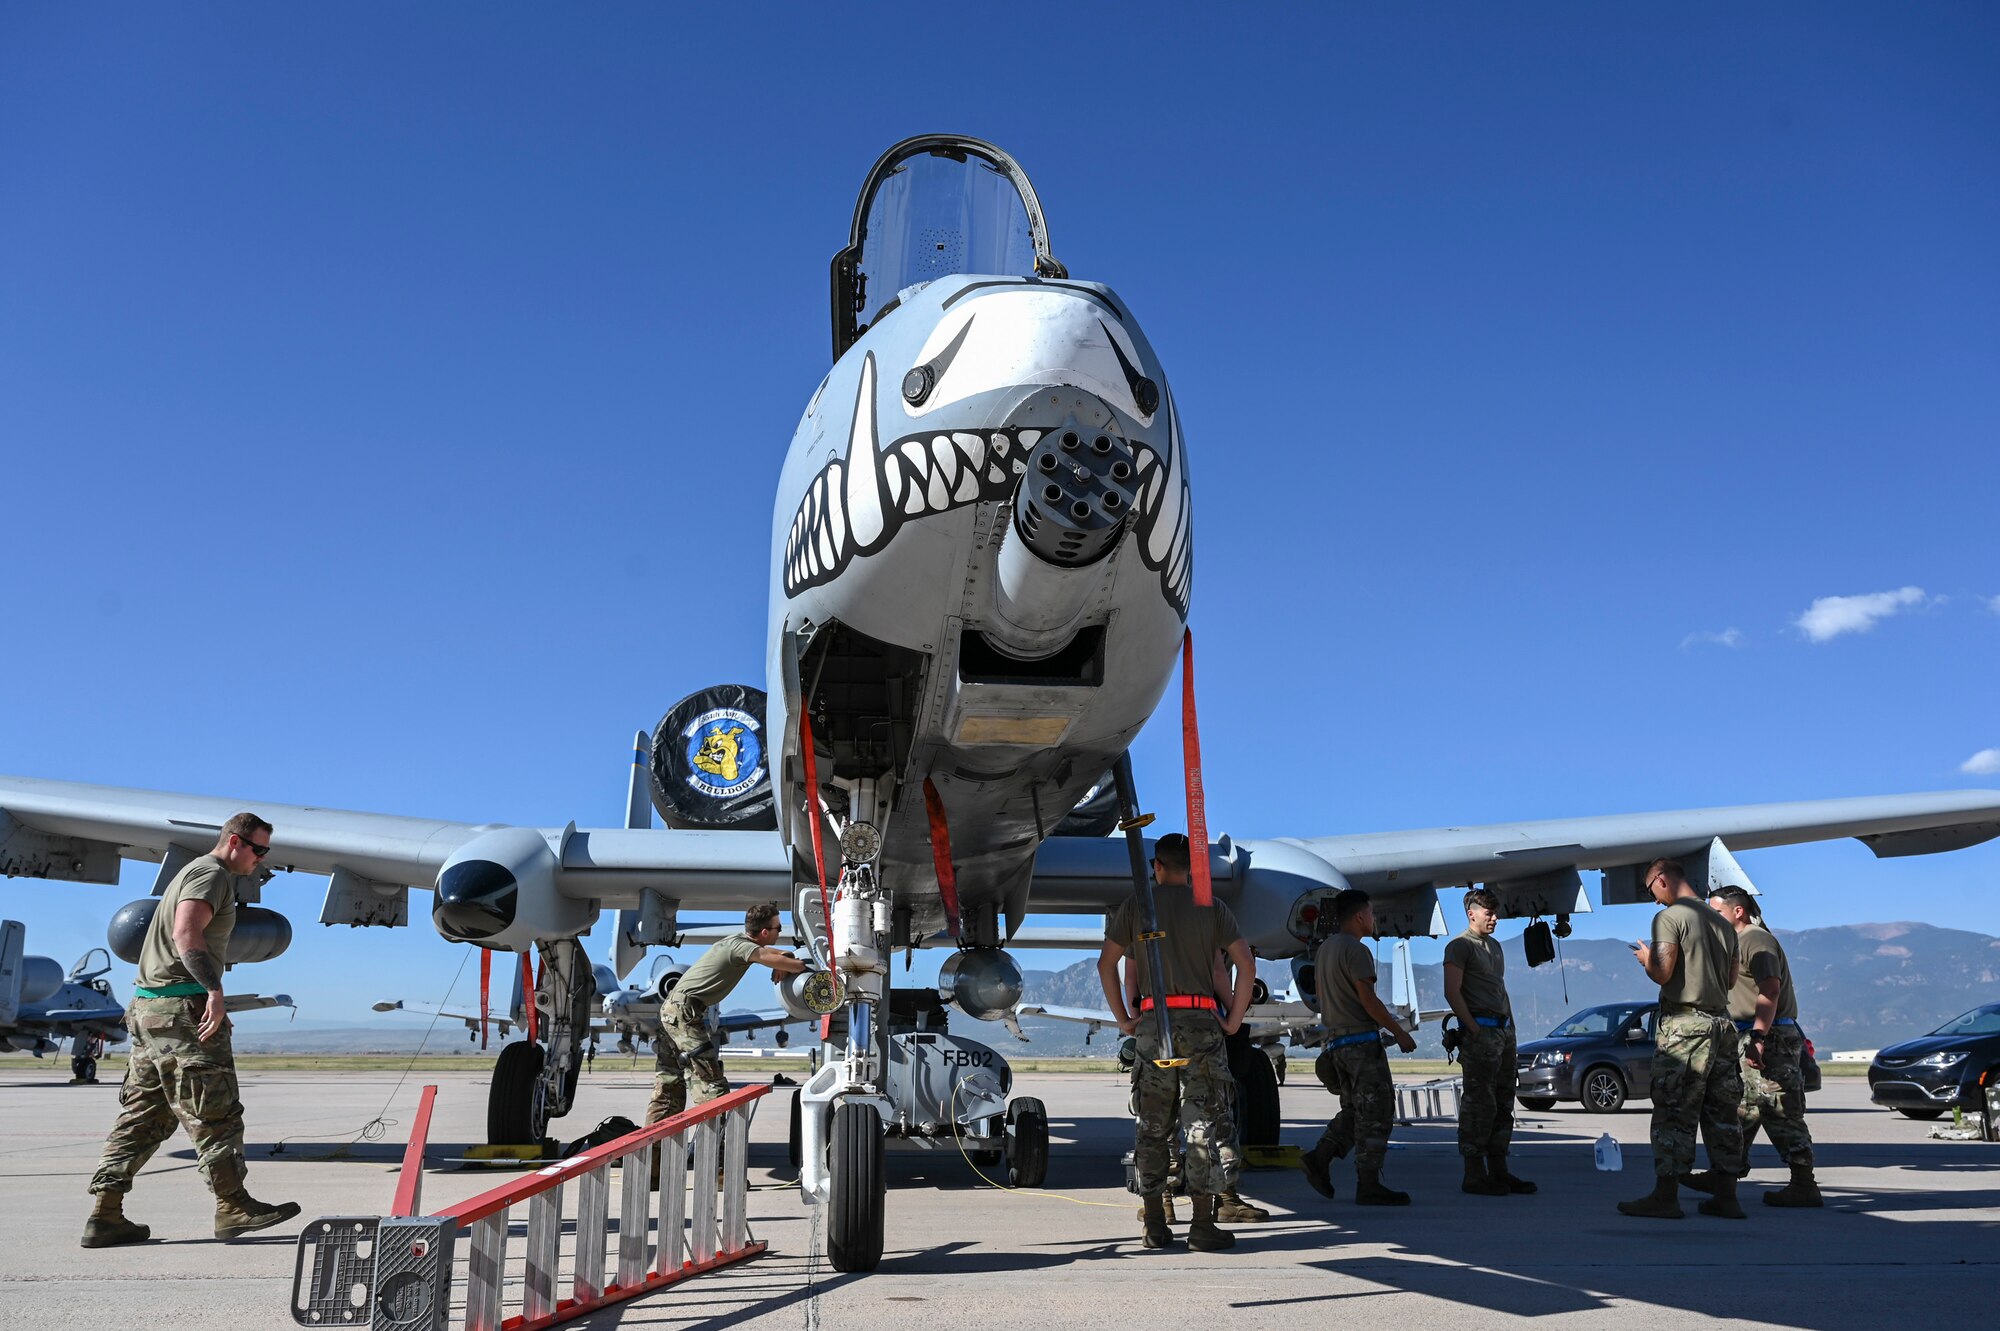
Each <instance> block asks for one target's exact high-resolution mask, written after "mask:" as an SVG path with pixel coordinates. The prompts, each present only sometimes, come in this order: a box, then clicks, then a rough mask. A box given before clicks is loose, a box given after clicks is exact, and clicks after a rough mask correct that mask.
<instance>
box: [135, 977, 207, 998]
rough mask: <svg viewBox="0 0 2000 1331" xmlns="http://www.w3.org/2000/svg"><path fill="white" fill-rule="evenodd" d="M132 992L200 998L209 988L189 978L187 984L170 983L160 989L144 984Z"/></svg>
mask: <svg viewBox="0 0 2000 1331" xmlns="http://www.w3.org/2000/svg"><path fill="white" fill-rule="evenodd" d="M132 992H133V993H135V994H137V995H139V997H141V998H199V997H201V996H202V995H203V994H205V993H207V992H208V990H206V989H204V988H202V987H201V986H200V985H198V984H196V983H195V982H194V981H193V980H189V981H187V982H186V983H185V984H170V985H167V986H165V987H163V988H160V989H148V988H147V987H146V986H145V985H143V984H142V985H139V986H138V987H136V988H134V989H133V990H132Z"/></svg>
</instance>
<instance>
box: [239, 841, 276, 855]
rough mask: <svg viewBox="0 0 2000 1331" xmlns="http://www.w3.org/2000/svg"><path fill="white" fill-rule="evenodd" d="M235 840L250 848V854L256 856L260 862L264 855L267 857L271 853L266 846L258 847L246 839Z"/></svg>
mask: <svg viewBox="0 0 2000 1331" xmlns="http://www.w3.org/2000/svg"><path fill="white" fill-rule="evenodd" d="M236 839H237V840H238V841H240V842H242V843H243V844H244V845H246V846H248V847H250V853H251V854H252V855H254V856H256V857H257V858H258V859H260V860H261V859H263V858H264V857H265V856H266V855H269V854H270V853H271V848H270V847H269V846H268V845H266V846H260V845H258V844H257V843H256V842H254V841H252V840H250V838H248V837H237V838H236Z"/></svg>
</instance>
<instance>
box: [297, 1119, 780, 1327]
mask: <svg viewBox="0 0 2000 1331" xmlns="http://www.w3.org/2000/svg"><path fill="white" fill-rule="evenodd" d="M770 1090H771V1088H770V1087H769V1086H746V1087H744V1088H742V1089H741V1090H737V1091H731V1092H730V1093H729V1094H727V1095H725V1096H722V1097H720V1098H719V1099H715V1100H710V1101H708V1102H707V1103H706V1104H702V1105H698V1106H696V1107H695V1108H693V1109H690V1110H688V1111H687V1112H685V1113H682V1114H677V1115H675V1116H674V1117H672V1118H669V1119H663V1120H662V1121H660V1122H658V1123H654V1124H652V1125H650V1126H648V1127H644V1128H640V1129H639V1130H637V1131H636V1132H631V1133H627V1134H626V1135H625V1136H623V1137H620V1138H618V1139H617V1140H616V1141H611V1142H606V1143H605V1144H604V1145H602V1146H599V1147H595V1148H593V1149H592V1150H589V1151H586V1152H584V1153H583V1154H581V1155H577V1156H574V1157H572V1158H570V1159H568V1160H563V1161H559V1162H558V1163H556V1164H553V1165H549V1166H546V1167H545V1168H542V1169H538V1170H536V1171H535V1172H534V1173H532V1174H530V1175H528V1176H527V1177H525V1178H519V1179H515V1180H513V1181H511V1182H508V1183H505V1184H502V1185H501V1186H500V1187H497V1188H494V1189H492V1190H491V1191H489V1192H485V1193H482V1194H480V1195H479V1196H477V1197H473V1198H470V1199H468V1200H466V1201H462V1202H459V1203H457V1204H456V1205H453V1206H449V1207H446V1208H444V1209H443V1210H440V1211H437V1212H434V1213H432V1214H430V1215H417V1214H415V1212H416V1209H417V1207H418V1206H419V1204H420V1199H421V1196H422V1186H423V1152H424V1144H425V1139H426V1137H427V1136H428V1133H429V1129H430V1117H431V1108H432V1105H433V1102H434V1100H435V1097H436V1093H437V1088H436V1087H434V1086H426V1087H425V1088H424V1093H423V1098H422V1100H421V1101H420V1103H419V1105H418V1108H417V1119H416V1125H415V1127H414V1128H413V1129H412V1131H411V1133H410V1143H409V1146H408V1147H407V1148H406V1149H405V1151H404V1156H403V1172H402V1175H401V1177H400V1179H399V1180H398V1182H397V1185H396V1200H395V1205H394V1207H393V1208H392V1214H390V1215H388V1216H326V1217H322V1218H321V1219H318V1220H315V1221H313V1222H312V1223H311V1224H309V1225H307V1226H306V1227H305V1229H304V1231H303V1232H301V1233H300V1235H299V1247H298V1255H297V1259H296V1262H295V1264H294V1270H293V1277H292V1320H293V1321H295V1322H296V1323H298V1324H299V1325H300V1326H309V1327H329V1326H350V1327H361V1326H365V1327H370V1328H396V1331H457V1329H458V1328H463V1331H540V1329H541V1328H543V1327H550V1326H557V1325H560V1324H561V1323H563V1322H567V1321H570V1320H572V1319H574V1318H577V1317H581V1316H583V1315H584V1314H586V1313H590V1312H595V1311H596V1310H598V1309H600V1308H604V1307H607V1306H609V1305H611V1304H614V1303H620V1302H623V1301H624V1300H626V1299H631V1298H636V1297H638V1296H639V1295H641V1294H646V1293H650V1292H652V1291H653V1290H657V1289H664V1288H665V1287H666V1286H668V1285H671V1284H674V1283H676V1282H678V1281H682V1280H686V1279H687V1278H689V1277H690V1276H695V1275H700V1274H701V1273H702V1272H704V1271H713V1270H715V1269H717V1268H719V1267H723V1266H727V1265H730V1264H731V1263H734V1262H740V1261H744V1260H746V1259H748V1258H752V1257H755V1256H757V1255H758V1254H760V1253H762V1252H764V1251H765V1248H766V1245H765V1244H764V1243H762V1242H757V1241H753V1240H752V1239H751V1236H750V1228H749V1223H748V1220H747V1217H746V1214H745V1212H746V1205H745V1203H746V1196H747V1192H748V1154H749V1140H750V1116H751V1114H752V1112H753V1110H752V1106H753V1105H754V1103H755V1102H756V1101H757V1100H758V1099H759V1098H760V1097H762V1096H765V1095H768V1094H769V1093H770ZM690 1137H691V1138H692V1144H693V1151H694V1164H693V1166H692V1168H690V1166H689V1164H688V1144H689V1138H690ZM655 1155H657V1156H658V1158H659V1162H660V1187H659V1192H658V1196H659V1199H660V1205H659V1211H658V1215H657V1220H658V1226H659V1227H658V1231H657V1232H658V1241H657V1242H656V1243H654V1244H653V1245H652V1247H651V1250H650V1252H649V1249H648V1239H649V1237H651V1231H652V1227H653V1222H654V1220H655V1218H656V1217H655V1215H654V1210H653V1197H654V1195H655V1194H654V1193H653V1192H652V1190H651V1189H650V1188H649V1187H648V1186H645V1183H646V1181H648V1180H649V1179H650V1177H651V1175H652V1172H653V1161H654V1157H655ZM613 1168H617V1169H619V1171H620V1175H621V1177H620V1184H619V1188H618V1216H617V1235H616V1263H615V1270H613V1271H612V1272H611V1273H610V1278H609V1279H607V1278H606V1277H607V1272H606V1258H607V1248H608V1247H609V1245H610V1242H611V1233H610V1229H611V1214H610V1209H611V1171H612V1169H613ZM572 1183H574V1184H575V1185H576V1187H575V1196H576V1199H577V1200H576V1209H575V1212H574V1220H575V1232H576V1243H575V1248H574V1251H573V1252H572V1253H571V1254H570V1257H569V1260H568V1262H567V1263H565V1262H564V1260H563V1253H562V1249H561V1242H562V1231H563V1209H564V1195H565V1192H566V1191H568V1185H570V1184H572ZM635 1183H637V1184H640V1186H634V1184H635ZM690 1183H692V1184H693V1188H692V1190H691V1191H690V1188H689V1184H690ZM690 1198H691V1199H692V1202H693V1206H692V1211H691V1213H690V1209H689V1205H688V1204H689V1201H690ZM523 1202H525V1203H527V1207H528V1217H527V1235H526V1240H525V1242H523V1243H519V1244H514V1245H510V1244H509V1242H508V1232H509V1226H510V1224H511V1212H512V1208H514V1207H515V1206H517V1205H520V1204H521V1203H523ZM461 1230H463V1231H466V1232H467V1235H466V1236H467V1242H466V1244H465V1254H464V1258H465V1259H464V1261H463V1262H462V1263H461V1262H458V1261H456V1260H455V1257H456V1254H457V1250H458V1248H459V1243H458V1239H459V1234H460V1231H461ZM510 1248H511V1249H512V1251H511V1252H510ZM565 1268H567V1269H565ZM461 1282H462V1284H463V1289H464V1296H463V1299H462V1301H459V1300H455V1299H454V1296H453V1288H454V1286H456V1285H458V1284H460V1283H461ZM565 1282H566V1283H567V1286H568V1290H569V1293H568V1295H567V1296H566V1297H565V1296H564V1295H563V1293H562V1289H563V1287H564V1284H565ZM510 1289H518V1291H519V1292H518V1294H517V1295H516V1294H510V1292H509V1291H510ZM454 1314H456V1316H455V1315H454Z"/></svg>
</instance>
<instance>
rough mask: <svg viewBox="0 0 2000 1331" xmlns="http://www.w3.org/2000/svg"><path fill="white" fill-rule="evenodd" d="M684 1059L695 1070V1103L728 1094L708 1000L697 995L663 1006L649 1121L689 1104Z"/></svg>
mask: <svg viewBox="0 0 2000 1331" xmlns="http://www.w3.org/2000/svg"><path fill="white" fill-rule="evenodd" d="M683 1063H685V1064H686V1065H687V1071H688V1072H691V1073H693V1074H694V1102H695V1103H696V1104H701V1103H703V1102H705V1101H708V1100H713V1099H715V1098H716V1097H717V1096H719V1095H727V1094H729V1078H728V1077H726V1076H724V1075H723V1072H722V1054H721V1052H720V1051H719V1050H718V1049H716V1047H715V1037H714V1036H712V1035H710V1034H709V1032H708V1004H706V1003H704V1002H702V1001H701V1000H700V999H698V998H676V999H669V1000H668V1001H667V1004H666V1006H665V1007H664V1008H662V1009H661V1010H660V1035H659V1038H658V1039H656V1040H654V1041H653V1098H652V1099H651V1100H650V1101H648V1102H647V1104H646V1121H647V1122H648V1123H658V1122H659V1121H660V1120H661V1119H663V1118H672V1117H673V1116H674V1115H675V1114H678V1113H680V1112H681V1111H682V1110H683V1109H686V1108H687V1107H688V1088H687V1075H686V1073H683V1072H682V1071H681V1065H682V1064H683Z"/></svg>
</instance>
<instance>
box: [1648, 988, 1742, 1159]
mask: <svg viewBox="0 0 2000 1331" xmlns="http://www.w3.org/2000/svg"><path fill="white" fill-rule="evenodd" d="M1736 1044H1737V1042H1736V1023H1735V1022H1733V1021H1731V1020H1729V1018H1727V1017H1712V1016H1709V1015H1708V1014H1707V1013H1705V1012H1697V1011H1694V1010H1693V1009H1682V1010H1680V1011H1678V1012H1668V1011H1666V1010H1664V1009H1662V1010H1661V1012H1660V1016H1659V1029H1658V1033H1657V1034H1656V1036H1655V1038H1654V1042H1653V1087H1652V1090H1653V1172H1654V1173H1655V1174H1658V1175H1660V1176H1661V1177H1663V1178H1664V1177H1667V1176H1670V1175H1674V1174H1688V1173H1692V1172H1693V1171H1694V1142H1695V1133H1696V1130H1697V1129H1699V1130H1700V1134H1701V1136H1702V1138H1703V1140H1705V1141H1706V1142H1707V1143H1708V1164H1709V1168H1711V1169H1720V1170H1724V1171H1726V1172H1728V1173H1731V1174H1741V1173H1742V1172H1743V1127H1742V1121H1741V1120H1740V1119H1739V1118H1738V1113H1739V1110H1738V1106H1739V1104H1740V1102H1741V1101H1742V1099H1743V1078H1742V1075H1741V1074H1740V1073H1739V1072H1738V1070H1737V1061H1736V1060H1737V1047H1736Z"/></svg>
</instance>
